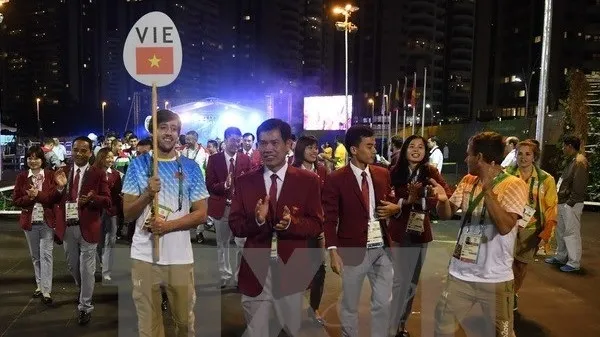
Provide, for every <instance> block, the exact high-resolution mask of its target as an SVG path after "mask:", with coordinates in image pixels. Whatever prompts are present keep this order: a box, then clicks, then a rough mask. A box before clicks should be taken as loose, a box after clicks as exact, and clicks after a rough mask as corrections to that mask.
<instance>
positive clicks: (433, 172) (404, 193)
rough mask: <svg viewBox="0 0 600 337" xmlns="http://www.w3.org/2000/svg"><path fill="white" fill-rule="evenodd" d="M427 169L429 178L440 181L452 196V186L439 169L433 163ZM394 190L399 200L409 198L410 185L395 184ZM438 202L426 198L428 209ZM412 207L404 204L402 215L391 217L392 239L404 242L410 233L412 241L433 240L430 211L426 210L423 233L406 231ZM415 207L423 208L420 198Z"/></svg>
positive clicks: (435, 199) (419, 209)
mask: <svg viewBox="0 0 600 337" xmlns="http://www.w3.org/2000/svg"><path fill="white" fill-rule="evenodd" d="M427 169H428V170H429V172H428V174H427V176H428V177H429V178H433V179H434V180H435V181H437V182H438V184H440V185H442V187H444V190H446V194H447V195H448V197H450V196H451V195H452V189H451V188H450V186H448V184H447V183H446V181H445V180H444V178H442V176H441V175H440V173H439V171H438V170H437V169H436V168H435V167H433V166H431V165H427ZM394 191H395V196H396V199H397V200H399V199H400V198H403V199H407V198H408V185H406V184H405V185H401V186H394ZM422 193H423V192H421V195H420V197H422V196H423V195H422ZM396 202H397V201H396ZM436 204H437V198H435V197H431V196H430V197H427V198H425V206H426V207H427V210H431V209H435V206H436ZM412 209H413V208H412V206H411V205H404V206H402V212H401V213H400V216H399V217H392V218H391V219H390V223H389V232H390V237H391V239H392V240H393V241H394V242H400V243H402V242H403V241H404V237H405V236H406V235H409V239H410V242H412V243H427V242H431V241H433V233H432V230H431V222H430V219H429V213H430V212H429V211H426V212H425V221H424V222H423V225H424V227H425V231H424V232H423V233H422V234H420V235H419V234H416V233H413V232H411V233H407V232H406V226H408V217H409V216H410V212H411V210H412ZM414 209H415V210H417V211H421V210H422V207H421V201H420V199H419V201H418V202H417V203H415V204H414Z"/></svg>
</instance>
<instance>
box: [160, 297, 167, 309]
mask: <svg viewBox="0 0 600 337" xmlns="http://www.w3.org/2000/svg"><path fill="white" fill-rule="evenodd" d="M168 303H169V302H168V301H167V299H166V298H163V300H162V303H161V304H160V308H161V309H162V311H167V305H168Z"/></svg>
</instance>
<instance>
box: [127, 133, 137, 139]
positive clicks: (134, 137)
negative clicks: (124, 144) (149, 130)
mask: <svg viewBox="0 0 600 337" xmlns="http://www.w3.org/2000/svg"><path fill="white" fill-rule="evenodd" d="M129 139H138V137H137V136H136V134H135V133H132V134H131V136H129Z"/></svg>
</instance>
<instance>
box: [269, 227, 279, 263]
mask: <svg viewBox="0 0 600 337" xmlns="http://www.w3.org/2000/svg"><path fill="white" fill-rule="evenodd" d="M270 256H271V259H272V260H277V256H278V255H277V233H275V232H273V235H272V236H271V255H270Z"/></svg>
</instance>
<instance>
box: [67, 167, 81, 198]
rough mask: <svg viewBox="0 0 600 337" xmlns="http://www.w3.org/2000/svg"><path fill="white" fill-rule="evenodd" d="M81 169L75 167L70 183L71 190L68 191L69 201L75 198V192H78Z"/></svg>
mask: <svg viewBox="0 0 600 337" xmlns="http://www.w3.org/2000/svg"><path fill="white" fill-rule="evenodd" d="M80 171H81V170H80V169H77V171H76V173H75V178H73V185H71V191H70V193H69V198H70V199H71V201H76V200H77V192H79V172H80Z"/></svg>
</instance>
